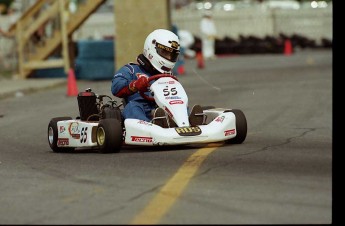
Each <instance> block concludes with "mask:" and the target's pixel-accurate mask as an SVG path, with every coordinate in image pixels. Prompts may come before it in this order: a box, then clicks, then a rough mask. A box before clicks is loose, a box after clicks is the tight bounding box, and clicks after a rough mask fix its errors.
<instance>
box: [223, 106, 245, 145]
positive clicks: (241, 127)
mask: <svg viewBox="0 0 345 226" xmlns="http://www.w3.org/2000/svg"><path fill="white" fill-rule="evenodd" d="M230 112H232V113H234V114H235V119H236V132H237V135H236V137H234V138H232V139H229V140H226V141H225V142H226V143H227V144H242V143H243V141H244V140H245V139H246V137H247V119H246V116H245V115H244V114H243V112H242V111H241V110H239V109H232V110H231V111H230Z"/></svg>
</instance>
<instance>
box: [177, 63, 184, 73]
mask: <svg viewBox="0 0 345 226" xmlns="http://www.w3.org/2000/svg"><path fill="white" fill-rule="evenodd" d="M177 73H178V74H179V75H183V74H184V73H185V70H184V65H183V64H182V65H180V66H178V68H177Z"/></svg>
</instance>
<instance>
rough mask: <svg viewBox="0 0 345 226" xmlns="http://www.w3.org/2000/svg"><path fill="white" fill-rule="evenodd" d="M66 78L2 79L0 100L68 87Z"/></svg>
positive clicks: (0, 82)
mask: <svg viewBox="0 0 345 226" xmlns="http://www.w3.org/2000/svg"><path fill="white" fill-rule="evenodd" d="M66 84H67V79H66V78H28V79H2V78H0V100H1V99H5V98H8V97H13V96H18V95H23V94H25V93H30V92H33V91H37V90H41V89H47V88H52V87H56V86H61V85H66Z"/></svg>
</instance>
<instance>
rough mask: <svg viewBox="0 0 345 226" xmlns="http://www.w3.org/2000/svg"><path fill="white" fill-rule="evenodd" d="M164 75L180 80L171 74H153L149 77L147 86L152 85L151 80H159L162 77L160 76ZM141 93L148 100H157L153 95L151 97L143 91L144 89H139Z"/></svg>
mask: <svg viewBox="0 0 345 226" xmlns="http://www.w3.org/2000/svg"><path fill="white" fill-rule="evenodd" d="M163 77H170V78H173V79H175V80H176V81H178V79H177V78H176V77H175V76H173V75H169V74H158V75H153V76H151V77H149V78H148V82H149V85H148V86H147V87H150V86H151V84H150V82H151V81H153V80H157V79H160V78H163ZM139 94H140V95H141V96H142V97H143V98H144V99H145V100H148V101H155V99H154V98H153V97H150V96H148V95H146V94H145V92H142V91H139Z"/></svg>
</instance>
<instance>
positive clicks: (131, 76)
mask: <svg viewBox="0 0 345 226" xmlns="http://www.w3.org/2000/svg"><path fill="white" fill-rule="evenodd" d="M155 74H159V72H158V71H156V73H155ZM155 74H154V73H149V72H148V70H145V69H144V67H142V66H141V65H139V64H135V63H129V64H126V65H124V66H123V67H121V68H120V69H119V70H118V71H117V72H116V74H115V75H114V77H113V79H112V84H111V92H112V94H113V95H114V96H116V97H119V98H124V100H125V103H126V105H125V107H124V109H123V111H122V116H123V118H124V119H127V118H135V119H140V120H144V121H147V122H149V121H151V119H152V114H151V112H152V110H153V109H155V108H156V103H155V102H150V101H147V100H145V99H144V98H143V97H142V96H141V95H140V94H139V92H133V91H131V90H130V89H129V84H130V83H131V82H132V81H133V80H137V79H138V78H139V77H140V76H147V77H150V76H152V75H155ZM152 82H153V81H152ZM145 94H146V95H148V96H150V92H148V91H147V92H145Z"/></svg>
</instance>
